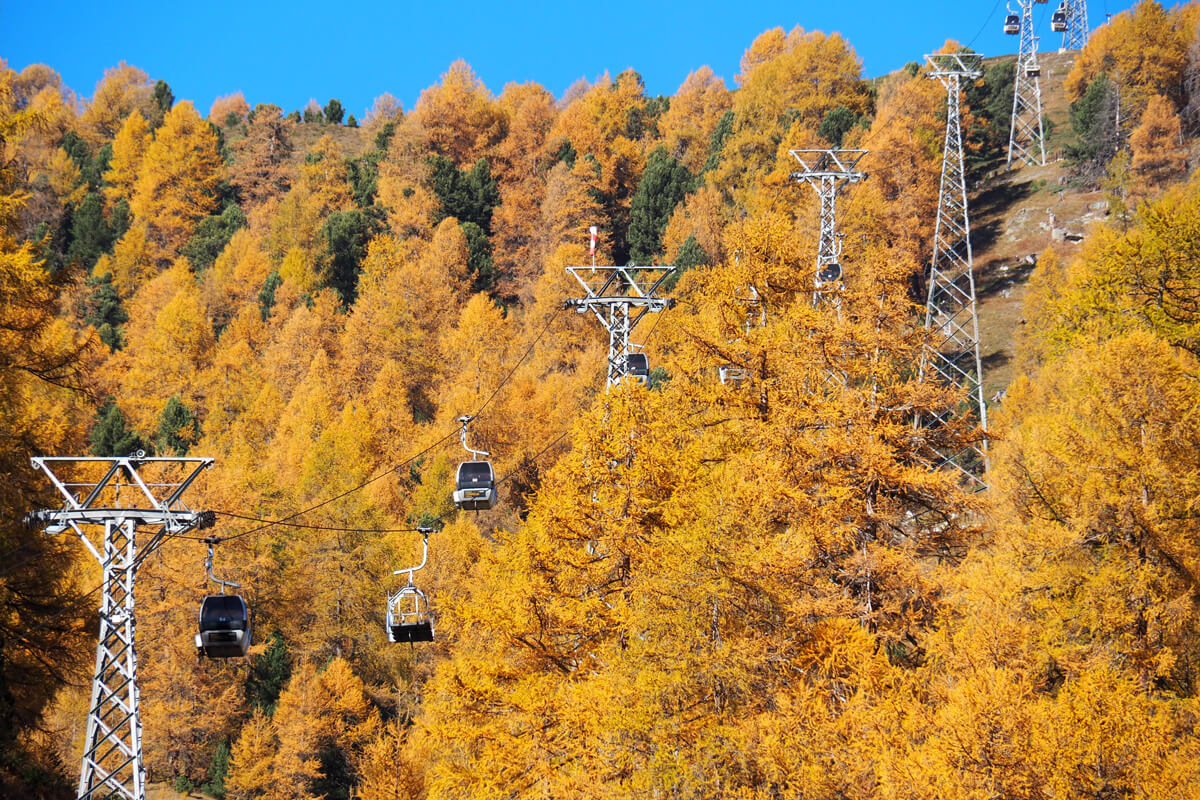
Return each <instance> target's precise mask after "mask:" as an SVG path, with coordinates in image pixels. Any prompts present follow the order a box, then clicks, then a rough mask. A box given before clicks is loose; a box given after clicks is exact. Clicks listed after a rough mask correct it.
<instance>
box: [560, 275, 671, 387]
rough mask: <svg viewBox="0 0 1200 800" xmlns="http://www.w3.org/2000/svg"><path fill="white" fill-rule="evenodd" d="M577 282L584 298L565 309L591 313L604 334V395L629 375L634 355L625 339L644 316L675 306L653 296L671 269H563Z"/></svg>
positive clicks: (567, 304) (627, 339) (627, 338)
mask: <svg viewBox="0 0 1200 800" xmlns="http://www.w3.org/2000/svg"><path fill="white" fill-rule="evenodd" d="M567 272H569V273H571V275H573V276H574V277H575V280H577V281H579V284H580V286H582V287H583V289H584V292H586V296H585V297H581V298H577V299H572V300H568V301H566V303H565V306H566V307H567V308H574V309H575V310H576V311H578V312H579V313H581V314H582V313H584V312H586V311H591V312H592V313H593V314H595V315H596V319H598V320H599V321H600V324H601V325H603V326H604V329H605V330H606V331H608V382H607V384H606V386H605V391H607V390H608V389H611V388H612V387H613V386H616V385H617V384H619V383H620V382H621V380H622V379H623V378H624V377H625V376H626V375H628V374H629V356H630V355H631V354H632V353H634V352H636V351H635V349H634V348H635V345H631V344H630V342H629V335H630V334H631V333H633V329H634V328H636V327H637V326H638V323H639V322H641V321H642V319H643V318H644V317H645V316H646V314H652V313H657V312H659V311H664V310H666V309H668V308H670V307H671V306H673V305H675V301H674V300H673V299H671V298H668V297H657V296H656V295H655V292H657V291H658V289H659V287H660V286H662V283H663V281H665V280H666V279H667V278H668V277H669V276H670V275H672V274H673V273H674V272H675V267H674V265H669V264H668V265H663V266H652V267H635V266H628V267H592V266H588V267H567Z"/></svg>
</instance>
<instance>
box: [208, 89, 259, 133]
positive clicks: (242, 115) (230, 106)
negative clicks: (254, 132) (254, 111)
mask: <svg viewBox="0 0 1200 800" xmlns="http://www.w3.org/2000/svg"><path fill="white" fill-rule="evenodd" d="M230 114H232V115H233V116H234V117H236V118H237V120H238V122H246V121H247V118H248V117H249V116H250V104H249V103H247V102H246V96H245V95H244V94H242V93H241V92H240V91H237V92H234V93H233V94H226V95H221V96H220V97H218V98H217V99H216V100H213V104H212V106H210V107H209V109H208V121H209V122H211V123H212V124H213V125H216V126H218V127H222V126H224V125H225V124H226V123H227V122H228V121H229V119H230V116H229V115H230Z"/></svg>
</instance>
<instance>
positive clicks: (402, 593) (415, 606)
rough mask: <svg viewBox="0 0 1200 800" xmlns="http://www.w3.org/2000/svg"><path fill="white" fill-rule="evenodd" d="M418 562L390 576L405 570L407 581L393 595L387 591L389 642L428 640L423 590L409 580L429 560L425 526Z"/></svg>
mask: <svg viewBox="0 0 1200 800" xmlns="http://www.w3.org/2000/svg"><path fill="white" fill-rule="evenodd" d="M421 534H422V540H421V563H420V564H418V565H417V566H415V567H409V568H407V569H398V570H396V571H395V572H393V573H392V574H393V575H400V574H403V573H408V583H407V584H406V585H404V586H402V587H401V588H400V589H399V590H397V591H396V593H395V594H388V604H387V636H388V641H389V642H408V643H409V644H412V643H413V642H432V641H433V615H432V614H431V613H430V612H429V600H428V599H427V598H426V597H425V593H424V592H422V591H421V590H420V589H418V588H417V587H416V584H414V583H413V573H414V572H416V571H417V570H419V569H421V568H423V567H424V566H425V564H426V562H427V561H428V560H429V529H428V528H422V529H421Z"/></svg>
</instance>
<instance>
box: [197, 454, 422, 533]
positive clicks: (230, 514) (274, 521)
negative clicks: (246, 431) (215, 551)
mask: <svg viewBox="0 0 1200 800" xmlns="http://www.w3.org/2000/svg"><path fill="white" fill-rule="evenodd" d="M400 466H403V464H401V465H400ZM393 471H394V470H393ZM213 513H214V514H219V515H220V516H222V517H230V518H232V519H240V520H244V521H246V522H261V523H263V524H267V525H282V526H284V527H287V528H306V529H309V530H314V531H342V532H344V533H355V532H357V533H417V532H418V531H419V530H420V529H419V528H339V527H337V526H334V525H309V524H308V523H304V522H289V521H287V520H282V519H267V518H264V517H255V516H250V515H248V514H237V513H235V512H233V511H221V510H219V509H217V510H214V511H213ZM177 538H188V539H195V540H197V541H207V540H208V539H214V538H215V539H217V540H219V541H225V539H224V537H221V536H215V537H214V536H204V537H201V536H188V537H177Z"/></svg>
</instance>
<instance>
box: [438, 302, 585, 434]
mask: <svg viewBox="0 0 1200 800" xmlns="http://www.w3.org/2000/svg"><path fill="white" fill-rule="evenodd" d="M561 311H562V306H561V305H560V306H558V307H557V308H555V309H554V313H553V314H551V315H550V318H549V319H548V320H546V324H545V325H543V326H542V329H541V330H540V331H538V334H537V336H535V337H533V341H532V342H530V343H529V346H528V347H526V348H525V352H524V353H522V354H521V357H520V358H519V359H517V363H516V364H513V368H512V369H510V370H509V371H508V374H507V375H505V376H504V380H502V381H500V384H499V385H498V386H497V387H496V388H495V389H494V390H493V391H492V393H491V394H490V395H488V398H487V399H486V400H484V401H483V404H482V405H481V406H479V408H478V409H477V410H476V411H475V413H474V414H471V415H470V417H471V419H474V418H476V417H478V416H479V415H480V414H482V413H483V410H484V409H485V408H487V407H488V404H489V403H491V402H492V400H494V399H496V395H498V394H499V393H500V390H501V389H503V388H504V386H505V385H506V384H507V383H508V382H509V380H511V379H512V376H513V375H515V374H516V372H517V370H518V369H520V367H521V365H522V364H524V363H525V359H527V358H529V354H530V353H532V352H533V348H535V347H537V343H538V342H540V341H541V340H542V336H544V335H545V333H546V331H548V330H550V326H551V325H552V324H554V320H555V319H557V318H558V315H559V312H561ZM456 430H457V429H456Z"/></svg>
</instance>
